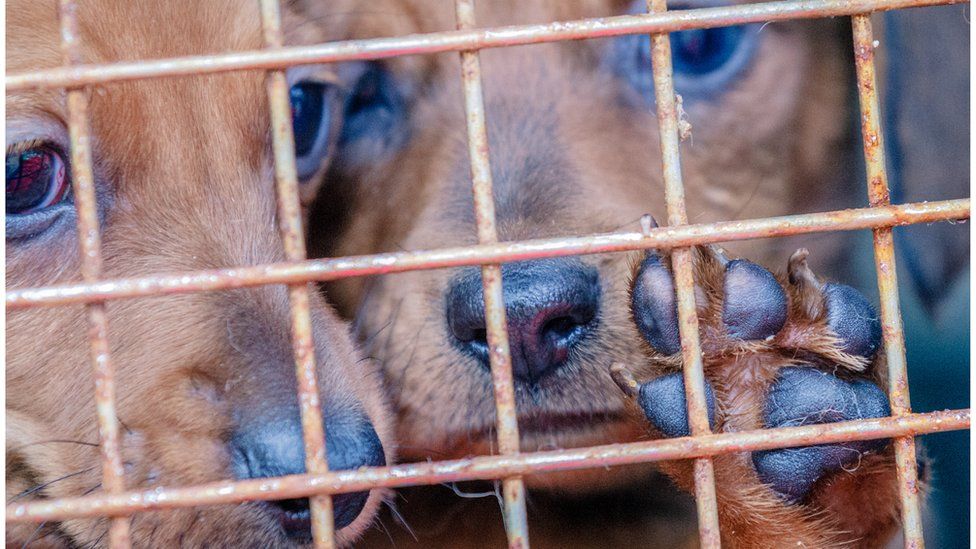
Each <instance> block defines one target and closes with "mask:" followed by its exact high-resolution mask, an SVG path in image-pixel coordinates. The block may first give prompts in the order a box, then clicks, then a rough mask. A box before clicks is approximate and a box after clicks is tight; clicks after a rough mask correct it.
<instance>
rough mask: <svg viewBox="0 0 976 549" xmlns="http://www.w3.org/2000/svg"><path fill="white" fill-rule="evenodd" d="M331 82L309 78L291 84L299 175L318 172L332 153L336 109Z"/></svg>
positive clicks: (292, 114) (309, 174) (303, 175)
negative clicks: (333, 110)
mask: <svg viewBox="0 0 976 549" xmlns="http://www.w3.org/2000/svg"><path fill="white" fill-rule="evenodd" d="M329 97H330V90H329V86H328V85H326V84H323V83H320V82H313V81H310V80H305V81H302V82H299V83H297V84H295V85H293V86H292V87H291V120H292V127H293V129H294V133H295V161H296V166H297V169H298V177H299V178H301V179H307V178H309V177H311V176H312V175H314V174H315V173H316V172H317V171H318V170H319V168H320V167H321V165H322V162H323V161H324V160H325V157H326V156H327V155H328V153H329V147H330V144H331V141H332V140H331V139H330V134H331V133H332V131H331V130H332V109H331V105H330V103H329Z"/></svg>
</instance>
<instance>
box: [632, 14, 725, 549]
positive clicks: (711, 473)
mask: <svg viewBox="0 0 976 549" xmlns="http://www.w3.org/2000/svg"><path fill="white" fill-rule="evenodd" d="M647 10H648V12H651V13H664V12H666V11H667V0H647ZM651 70H652V71H653V77H654V101H655V103H656V105H657V120H658V130H659V133H660V138H661V160H662V163H663V167H664V200H665V203H666V204H667V211H668V225H669V226H672V227H673V226H677V225H686V224H687V223H688V215H687V212H686V211H685V191H684V183H683V182H682V180H681V156H680V152H679V150H678V147H679V144H680V142H681V138H680V135H679V128H678V123H679V119H678V107H677V98H676V97H675V93H674V72H673V71H672V67H671V39H670V37H669V36H668V35H667V34H652V35H651ZM671 271H672V273H673V274H674V289H675V296H676V299H677V308H678V331H679V333H680V335H681V362H682V371H683V373H684V385H685V399H686V402H687V405H688V427H689V428H690V430H691V434H692V436H701V435H707V434H709V433H710V432H711V429H710V428H709V425H708V405H707V404H706V401H705V374H704V371H703V366H702V352H701V341H700V339H699V337H698V311H697V308H696V307H695V280H694V276H693V273H692V251H691V248H686V247H682V248H674V249H673V250H671ZM694 482H695V505H696V506H697V509H698V536H699V538H700V540H701V546H702V547H704V548H708V549H714V548H717V547H720V546H721V535H720V532H719V524H718V498H717V497H716V494H715V469H714V466H713V464H712V460H711V458H709V457H701V458H697V459H696V460H695V463H694Z"/></svg>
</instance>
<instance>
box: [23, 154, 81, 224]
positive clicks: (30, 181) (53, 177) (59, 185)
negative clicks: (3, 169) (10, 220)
mask: <svg viewBox="0 0 976 549" xmlns="http://www.w3.org/2000/svg"><path fill="white" fill-rule="evenodd" d="M70 188H71V185H70V181H69V179H68V173H67V169H66V167H65V162H64V157H62V156H61V153H60V152H58V151H57V150H55V149H54V148H53V147H51V146H48V145H39V146H35V147H31V148H28V149H25V150H22V151H14V152H8V153H7V215H8V216H22V215H27V214H32V213H35V212H40V211H42V210H45V209H48V208H51V207H53V206H57V205H58V204H61V203H62V202H65V201H66V200H67V199H68V198H69V194H70V193H69V189H70Z"/></svg>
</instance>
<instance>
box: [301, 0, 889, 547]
mask: <svg viewBox="0 0 976 549" xmlns="http://www.w3.org/2000/svg"><path fill="white" fill-rule="evenodd" d="M705 5H709V4H706V3H702V2H690V3H686V4H683V7H701V6H705ZM644 9H645V6H644V3H643V2H642V1H636V2H612V1H584V0H580V1H573V2H556V1H547V0H538V1H533V2H514V1H509V0H498V1H492V2H481V3H479V9H478V14H477V15H478V17H477V19H478V24H479V26H492V25H502V24H525V23H543V22H551V21H563V20H573V19H581V18H587V17H600V16H609V15H620V14H624V13H636V12H640V11H643V10H644ZM317 13H318V14H317V17H322V18H327V17H328V16H329V14H330V13H333V14H336V16H339V15H338V14H340V13H341V17H342V18H343V19H344V20H345V21H347V22H348V27H347V30H348V33H349V34H348V36H347V37H349V38H368V37H375V36H392V35H402V34H408V33H416V32H430V31H438V30H448V29H451V28H453V26H454V21H453V17H454V14H453V12H452V11H451V10H450V9H449V6H447V5H446V4H444V5H442V4H438V3H434V2H429V1H425V0H389V1H386V2H380V3H375V4H372V5H371V7H370V9H368V10H366V9H353V8H351V9H349V10H347V11H341V12H340V11H338V10H336V11H333V10H332V8H331V7H322V8H321V10H319V12H317ZM849 39H850V38H849V36H848V37H847V40H848V41H849ZM648 42H649V40H648V38H647V37H644V36H630V37H621V38H613V39H600V40H587V41H578V42H570V43H558V44H540V45H530V46H520V47H512V48H504V49H492V50H484V51H482V52H481V54H480V56H481V63H482V70H483V79H484V90H485V108H486V112H487V119H488V137H489V150H490V155H491V160H492V173H493V178H494V199H495V204H496V212H497V221H498V231H499V237H500V239H501V240H503V241H508V240H521V239H529V238H541V237H557V236H569V235H579V234H590V233H600V232H609V231H615V230H619V229H621V228H627V227H630V228H631V229H632V230H633V229H636V228H637V227H638V223H639V220H640V219H641V218H642V216H643V215H645V214H652V215H653V216H654V217H655V218H657V219H664V218H665V217H666V216H665V206H664V201H663V195H664V193H663V180H662V175H661V173H662V167H661V164H660V160H659V158H660V154H659V148H658V142H659V136H658V132H657V123H656V118H655V114H654V103H653V86H652V83H651V71H650V69H651V67H650V60H649V58H650V53H649V43H648ZM671 44H672V55H673V62H674V71H675V76H674V82H675V87H676V91H677V93H678V94H679V95H680V101H679V105H680V106H681V115H682V117H683V118H684V119H685V120H686V121H688V122H690V124H691V126H692V129H691V134H690V136H688V140H687V141H686V142H685V143H684V144H683V145H682V171H683V175H684V182H685V188H686V196H687V203H688V211H689V215H690V218H691V221H692V222H707V221H718V220H728V219H740V218H755V217H767V216H775V215H784V214H787V213H796V212H798V211H815V210H821V209H830V208H831V207H837V206H838V205H843V204H838V202H839V201H840V200H841V199H839V198H838V197H839V196H840V195H841V193H839V192H838V190H837V189H838V183H837V181H838V177H837V175H838V174H837V171H838V168H839V167H840V166H841V163H840V161H839V160H838V158H840V156H839V151H841V150H842V149H843V147H842V145H843V143H844V140H845V135H846V131H847V123H848V110H847V109H848V104H849V96H848V93H849V90H850V89H851V88H850V86H851V85H852V80H851V70H850V66H849V65H845V59H849V53H848V52H849V51H850V49H849V47H846V48H845V45H844V33H843V32H842V31H841V30H840V28H839V27H838V24H837V23H836V22H833V21H817V22H791V23H775V24H771V25H766V26H763V25H747V26H738V27H723V28H716V29H704V30H692V31H685V32H681V33H675V34H673V35H672V37H671ZM848 46H849V42H848ZM847 63H849V61H847ZM345 70H346V71H347V72H346V74H353V75H356V77H355V79H353V80H351V81H350V82H349V83H348V84H346V87H347V88H348V92H347V96H346V100H345V103H346V109H345V114H344V115H343V118H344V127H343V130H342V132H341V136H340V138H339V143H338V145H337V149H336V156H335V159H334V162H333V163H332V165H331V168H330V169H329V171H328V175H327V176H326V180H327V181H328V184H329V186H330V191H331V192H330V193H329V195H328V197H327V199H323V200H321V201H320V202H319V203H317V204H316V206H314V207H313V214H312V221H311V223H312V225H313V229H312V235H313V236H312V237H313V244H314V246H315V250H316V253H318V254H321V255H328V256H344V255H356V254H368V253H376V252H387V251H393V250H419V249H432V248H440V247H446V246H459V245H470V244H474V243H476V240H475V234H476V232H475V220H474V209H473V204H472V195H471V189H470V172H469V163H468V157H467V148H466V140H465V135H466V133H465V114H464V111H463V104H464V103H463V99H462V95H461V89H460V66H459V62H458V56H457V54H453V53H452V54H440V55H436V56H425V57H423V58H397V59H391V60H386V61H380V62H372V63H352V64H349V65H347V66H346V69H345ZM810 242H811V243H813V244H815V245H816V246H815V249H814V252H815V253H814V255H813V258H814V259H813V260H811V261H812V262H813V263H814V264H815V265H829V264H830V262H831V259H832V258H834V257H836V253H837V250H838V249H840V244H838V243H837V241H836V240H831V239H829V238H824V239H812V240H810ZM795 243H796V240H793V241H791V242H788V243H787V244H786V245H791V244H792V245H795ZM783 245H784V244H782V243H779V242H775V243H774V242H768V241H763V242H752V243H738V244H734V245H730V246H729V248H728V250H729V251H722V250H717V249H712V248H700V249H697V250H696V252H695V272H696V275H697V276H696V281H697V285H696V299H697V302H698V313H699V317H700V323H701V326H702V344H703V351H704V356H703V359H704V365H705V376H706V378H707V380H708V388H707V395H708V400H709V410H710V412H709V413H710V419H711V423H712V427H713V429H715V430H716V431H720V432H732V431H740V430H746V429H755V428H762V427H776V426H781V425H799V424H806V423H823V422H829V421H839V420H843V419H856V418H863V417H876V416H881V415H888V403H887V397H886V396H885V393H884V391H883V390H884V379H885V375H884V372H885V365H884V363H883V358H882V357H881V356H880V354H879V346H880V324H879V321H878V317H877V314H876V313H875V312H874V309H873V307H872V306H871V305H870V304H869V303H868V301H867V300H866V298H864V297H863V296H861V295H860V294H859V293H858V292H857V291H855V290H853V289H852V288H850V287H848V286H844V285H843V284H839V283H835V282H828V281H827V280H826V279H823V278H821V277H819V276H818V275H815V274H814V273H813V270H812V268H811V266H810V263H809V261H808V259H807V256H808V252H806V251H797V252H796V253H793V254H790V253H789V250H788V249H786V248H782V247H781V246H783ZM735 256H739V257H748V258H752V259H754V260H756V262H752V261H748V260H745V259H735ZM788 257H789V261H787V258H788ZM774 260H775V264H777V265H781V266H782V267H781V268H780V269H775V270H776V271H777V272H778V273H779V274H778V275H774V274H773V273H772V272H770V271H769V270H767V269H765V268H763V267H761V266H760V264H766V265H773V264H774ZM502 279H503V285H504V288H505V289H504V294H505V306H506V310H507V319H508V328H509V332H510V344H511V348H512V367H513V374H514V376H515V378H516V387H515V396H516V409H517V413H518V420H519V432H520V439H521V440H520V444H521V449H522V450H523V451H526V452H531V451H536V450H545V449H553V448H575V447H583V446H591V445H597V444H608V443H617V442H629V441H636V440H642V439H646V438H649V437H655V438H657V437H668V436H682V435H686V434H688V425H687V420H686V418H685V416H684V414H685V412H684V389H683V382H682V380H681V376H680V374H679V373H678V372H679V368H680V362H681V359H680V356H681V355H680V349H681V347H680V341H679V340H678V331H677V320H676V316H675V302H674V301H675V298H674V290H673V281H672V276H671V267H670V259H669V256H668V254H667V253H663V252H659V251H650V252H647V253H636V252H635V253H631V254H607V255H594V256H584V257H578V258H561V259H543V260H536V261H527V262H519V263H513V264H506V265H504V266H503V267H502ZM326 292H327V294H328V296H329V298H330V299H331V300H333V302H335V303H337V305H338V306H339V308H340V310H341V311H342V312H343V314H344V315H346V316H348V317H349V318H353V319H354V320H355V323H356V327H357V333H358V334H359V335H360V337H361V339H362V341H363V342H364V345H365V346H366V348H367V352H368V353H369V355H370V356H371V357H374V358H375V359H377V360H378V361H379V362H380V363H381V364H382V371H383V376H384V383H385V386H386V388H387V391H388V392H389V394H390V398H391V400H392V403H393V406H394V409H395V413H396V417H397V437H396V438H397V441H398V443H399V445H400V454H401V456H402V457H403V458H404V459H406V460H417V461H423V460H428V459H444V458H461V457H466V456H470V455H483V454H490V453H492V452H493V449H494V448H493V444H494V435H493V433H494V422H495V412H494V402H493V399H492V396H491V378H490V373H489V361H488V352H487V343H486V340H485V324H484V309H483V304H482V301H481V300H482V294H481V278H480V273H479V270H478V269H477V268H465V269H453V270H440V271H430V272H412V273H405V274H397V275H394V276H385V277H374V278H372V279H348V280H342V281H339V282H336V283H332V284H329V285H328V286H327V288H326ZM612 363H620V364H623V365H625V366H626V367H627V368H629V369H630V370H631V372H632V374H633V375H634V376H636V378H637V379H638V380H640V381H641V382H642V383H641V385H640V389H639V391H638V398H636V399H633V398H629V397H627V396H626V395H625V394H623V392H622V391H620V389H619V388H618V386H617V385H616V384H615V383H614V380H613V378H612V377H611V375H610V373H609V371H608V367H609V366H610V365H611V364H612ZM714 464H715V465H714V466H715V471H716V479H717V490H718V500H719V517H720V521H721V526H722V528H721V531H722V537H723V542H724V543H725V544H727V545H729V546H735V547H782V546H788V545H802V546H811V547H824V546H857V545H861V546H871V547H875V546H878V545H881V544H883V543H884V540H886V539H887V538H888V537H890V536H891V534H892V532H893V531H894V530H895V529H896V525H897V516H898V503H897V497H896V493H895V483H894V480H893V479H894V476H893V470H894V467H893V456H892V451H891V449H890V445H888V444H887V443H886V442H884V441H882V442H876V443H871V444H868V443H863V444H862V443H850V444H846V445H836V446H817V447H810V448H805V449H802V450H792V449H790V450H774V451H767V452H756V453H753V454H751V455H750V454H747V453H736V454H729V455H723V456H719V457H716V458H715V460H714ZM660 470H661V471H663V472H664V473H666V474H667V475H668V476H669V477H670V478H672V479H673V480H674V482H675V484H676V485H677V486H679V487H681V488H682V489H684V490H686V491H691V490H692V489H693V483H692V471H691V466H690V463H688V462H677V463H663V464H661V465H660ZM652 475H653V472H652V468H651V467H650V466H643V467H626V468H615V469H612V470H602V469H601V470H586V471H579V472H570V473H559V474H547V475H529V476H527V477H525V479H526V482H527V483H528V485H529V486H530V488H532V492H531V494H530V495H532V494H544V495H543V496H539V497H544V498H547V499H546V500H545V501H546V502H547V503H546V504H540V505H538V506H534V505H530V509H531V510H530V517H540V516H549V517H551V516H554V515H559V514H560V513H559V512H557V511H553V510H552V507H553V506H561V507H562V508H565V509H569V510H568V511H566V512H565V513H562V517H563V518H564V519H565V517H567V516H570V517H573V519H572V520H566V521H565V522H569V523H572V524H573V525H572V526H571V527H569V528H566V529H560V528H557V527H546V526H545V525H542V526H538V527H536V526H535V525H536V524H537V523H536V522H533V526H532V528H531V530H532V531H533V532H539V531H542V532H543V533H542V534H541V535H540V536H534V537H533V541H534V543H541V546H553V547H559V546H605V544H606V543H607V540H608V539H630V540H635V539H640V540H641V542H642V543H643V542H645V541H646V543H647V544H649V545H656V544H658V543H660V546H673V545H675V544H677V543H678V541H675V535H674V534H675V532H685V533H689V534H690V532H692V531H693V519H692V518H690V517H689V514H690V513H689V512H690V509H691V508H690V506H689V505H687V500H684V503H675V504H673V505H669V504H667V503H661V502H660V501H658V502H653V503H652V504H651V505H650V506H649V507H648V506H645V507H644V508H645V510H646V512H645V515H644V517H651V516H652V515H654V514H655V513H658V515H660V514H661V513H664V514H665V515H666V514H667V513H669V512H672V511H674V513H673V514H672V515H671V517H670V523H671V526H670V529H671V530H672V532H671V537H668V536H666V535H661V537H654V536H658V535H659V534H660V532H661V531H663V530H667V529H668V528H669V526H667V524H668V521H667V520H665V521H663V522H662V521H660V520H657V519H655V520H657V522H655V524H662V526H661V528H659V529H658V530H657V532H656V533H654V534H651V535H650V537H648V533H647V532H648V530H647V527H645V525H646V524H649V523H650V522H649V521H651V518H646V520H645V518H642V519H641V520H640V521H637V523H636V524H637V525H636V526H635V525H634V521H632V520H631V521H630V523H629V524H627V525H624V526H619V524H620V521H617V522H616V523H614V524H616V525H608V523H607V522H605V521H603V520H602V518H601V517H604V516H605V515H606V513H602V512H600V511H599V510H593V509H592V505H593V503H594V502H596V501H607V500H608V498H609V500H611V501H612V500H614V498H615V497H616V495H619V498H621V499H619V501H624V500H625V498H632V500H631V501H638V500H640V501H641V502H643V503H641V504H640V505H642V506H644V505H645V503H647V497H646V494H643V495H642V494H640V492H642V491H643V490H644V487H646V486H647V485H648V483H649V482H650V481H648V478H650V476H652ZM635 492H637V493H638V495H636V496H635V495H634V494H635ZM417 493H420V492H419V491H411V492H409V493H408V496H407V498H406V499H407V500H409V501H410V502H414V501H416V500H418V499H420V500H423V501H424V503H423V504H421V505H419V507H417V510H416V512H414V513H411V512H410V507H412V506H413V504H412V503H408V504H407V505H406V506H405V512H406V515H407V517H408V519H410V518H411V517H414V518H416V521H415V522H412V524H411V526H413V530H414V532H415V533H416V535H417V536H418V539H417V543H418V545H421V546H452V547H456V546H462V547H463V546H482V545H483V544H484V543H486V542H487V541H486V540H489V539H491V540H499V541H500V540H501V539H503V538H500V536H499V530H498V529H496V530H494V531H493V532H494V533H493V534H492V536H494V537H490V536H489V534H486V533H485V529H486V526H485V525H486V524H491V522H490V521H494V523H495V524H499V527H498V528H500V521H498V519H497V510H493V509H491V506H492V503H491V502H489V503H488V504H487V506H486V507H487V510H485V509H484V508H483V509H482V511H481V512H477V513H475V514H474V515H473V516H472V517H471V519H470V520H467V521H464V522H465V524H467V525H469V526H470V527H469V528H467V529H465V528H462V527H460V526H459V523H460V522H461V519H460V518H457V517H460V516H461V513H462V512H461V511H457V509H458V508H460V507H461V506H466V508H470V507H471V504H468V503H467V502H465V503H463V504H461V503H457V502H456V500H449V501H448V503H442V500H443V499H444V498H441V497H437V496H419V497H418V496H417V495H416V494H417ZM553 494H556V497H553ZM607 494H610V495H609V496H608V495H607ZM600 498H603V499H602V500H601V499H600ZM642 498H643V499H642ZM679 499H680V498H679ZM428 500H430V501H428ZM557 501H558V502H559V503H553V502H557ZM580 501H583V502H587V504H588V505H591V507H590V508H589V509H587V508H586V507H585V506H580V505H579V504H578V503H579V502H580ZM439 502H441V503H439ZM567 502H568V503H567ZM573 502H576V503H573ZM530 503H531V502H530ZM541 507H545V509H539V508H541ZM650 507H655V508H650ZM431 509H436V511H433V510H431ZM535 509H539V510H538V511H535ZM677 510H682V512H683V514H682V513H678V512H677ZM468 512H469V511H464V513H468ZM676 515H678V516H676ZM445 516H447V517H454V518H451V519H447V518H444V517H445ZM417 517H419V518H417ZM486 517H492V518H486ZM530 520H531V518H530ZM539 522H540V523H541V522H542V520H540V521H539ZM611 522H612V521H611ZM625 522H626V521H625ZM438 524H439V526H438ZM689 525H692V526H689ZM618 526H619V527H620V528H624V530H622V531H624V532H629V534H628V535H623V534H620V531H616V530H615V528H618ZM581 530H586V531H587V532H589V533H588V534H581V533H580V531H581ZM614 532H616V533H614ZM631 534H632V535H631ZM404 537H405V536H404ZM540 538H541V541H540ZM375 541H376V542H378V543H384V541H383V540H382V539H380V537H379V536H377V539H376V540H375ZM401 542H402V543H403V544H404V545H408V546H409V545H410V543H411V542H410V540H409V539H404V540H398V541H397V544H398V545H399V544H400V543H401Z"/></svg>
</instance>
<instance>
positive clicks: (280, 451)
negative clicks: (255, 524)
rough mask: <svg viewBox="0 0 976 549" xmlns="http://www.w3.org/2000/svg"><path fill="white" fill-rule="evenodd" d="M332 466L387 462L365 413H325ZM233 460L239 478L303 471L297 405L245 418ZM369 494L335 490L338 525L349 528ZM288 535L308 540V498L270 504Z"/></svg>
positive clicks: (233, 444) (237, 433) (233, 442)
mask: <svg viewBox="0 0 976 549" xmlns="http://www.w3.org/2000/svg"><path fill="white" fill-rule="evenodd" d="M325 432H326V448H327V453H328V462H329V469H331V470H344V469H357V468H359V467H363V466H382V465H386V456H385V454H384V452H383V445H382V444H381V443H380V439H379V436H377V434H376V430H375V429H374V428H373V424H372V423H370V421H369V419H368V418H367V417H366V415H365V414H364V413H363V412H360V411H344V412H337V413H327V414H325ZM231 456H232V457H231V464H232V468H233V471H234V475H235V477H236V478H238V479H252V478H268V477H277V476H282V475H295V474H301V473H304V472H305V443H304V440H303V439H302V425H301V419H300V416H299V412H298V409H297V408H294V407H289V408H284V409H279V410H275V411H274V412H271V413H264V414H262V415H260V416H259V417H257V418H254V419H249V420H247V421H246V422H243V423H242V424H241V425H240V426H239V427H238V428H237V429H236V430H235V432H234V434H233V436H232V439H231ZM368 497H369V493H368V492H356V493H349V494H337V495H335V496H333V498H332V507H333V517H334V520H335V527H336V528H343V527H345V526H348V525H349V524H351V523H352V521H354V520H355V519H356V517H357V516H359V513H360V512H361V511H362V510H363V507H364V506H365V505H366V500H367V498H368ZM269 507H270V508H271V509H272V510H273V511H274V512H275V513H276V515H277V518H278V519H279V522H280V523H281V525H282V528H283V529H284V530H285V533H286V534H287V535H288V536H289V537H291V538H292V539H296V540H300V541H310V539H311V537H310V536H311V529H310V523H309V519H310V514H309V507H308V500H307V499H292V500H284V501H274V502H270V505H269Z"/></svg>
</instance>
